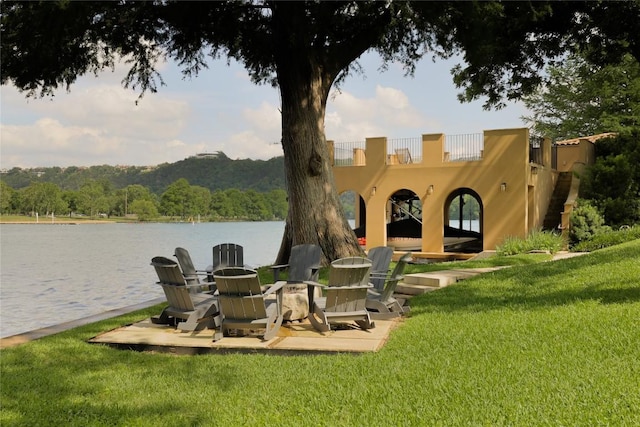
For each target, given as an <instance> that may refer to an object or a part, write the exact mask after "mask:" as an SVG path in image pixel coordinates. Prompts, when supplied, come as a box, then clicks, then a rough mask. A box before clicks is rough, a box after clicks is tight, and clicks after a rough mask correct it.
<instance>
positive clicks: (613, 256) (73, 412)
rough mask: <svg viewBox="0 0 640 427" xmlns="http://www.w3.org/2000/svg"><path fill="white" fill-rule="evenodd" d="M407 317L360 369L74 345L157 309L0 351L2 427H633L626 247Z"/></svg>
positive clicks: (445, 295) (637, 349) (632, 247)
mask: <svg viewBox="0 0 640 427" xmlns="http://www.w3.org/2000/svg"><path fill="white" fill-rule="evenodd" d="M509 258H510V257H509ZM484 262H488V260H487V261H484ZM494 262H495V261H494ZM459 264H460V263H459ZM522 264H525V263H524V262H522ZM456 265H458V264H456ZM464 266H465V267H466V266H467V264H466V263H465V264H464ZM440 267H442V266H440ZM411 306H412V311H411V314H410V316H409V317H408V318H407V319H406V320H405V321H404V322H403V324H402V325H401V326H400V327H399V328H398V329H396V330H395V331H394V332H393V333H392V335H391V337H390V339H389V341H388V342H387V344H386V345H385V347H384V348H383V349H381V350H380V351H379V352H377V353H373V354H365V355H360V356H354V355H346V354H345V355H318V356H275V355H259V354H255V355H202V356H172V355H167V354H155V353H136V352H130V351H122V350H115V349H111V348H108V347H105V346H100V345H90V344H87V343H86V340H88V339H89V338H91V337H92V336H95V335H97V334H99V333H101V332H103V331H107V330H110V329H113V328H115V327H118V326H120V325H123V324H126V323H131V322H134V321H136V320H140V319H143V318H146V317H148V316H150V315H151V314H156V313H157V311H158V307H154V308H151V309H148V310H143V311H139V312H136V313H132V314H128V315H126V316H121V317H118V318H115V319H109V320H105V321H102V322H98V323H94V324H91V325H87V326H84V327H81V328H77V329H74V330H71V331H68V332H65V333H61V334H58V335H54V336H51V337H46V338H43V339H40V340H37V341H34V342H31V343H28V344H24V345H21V346H18V347H13V348H8V349H4V350H2V351H1V353H0V367H1V374H2V375H1V377H0V385H1V388H0V398H1V401H2V408H1V410H0V424H1V425H2V426H14V425H15V426H23V425H43V426H44V425H71V426H74V425H77V426H87V425H91V426H101V425H105V426H106V425H109V426H148V425H149V426H151V425H163V426H184V425H210V426H217V425H220V426H240V425H242V426H244V425H247V426H249V425H250V426H271V425H278V426H294V425H295V426H300V425H326V426H351V425H403V426H424V425H446V426H469V425H491V426H500V425H510V426H513V425H517V426H524V425H526V426H529V425H535V426H540V425H550V426H551V425H552V426H556V425H572V426H580V425H582V426H593V425H615V426H632V425H640V388H639V387H638V384H640V364H639V363H638V360H640V240H636V241H633V242H629V243H625V244H621V245H617V246H613V247H610V248H606V249H602V250H598V251H595V252H593V253H591V254H588V255H583V256H580V257H576V258H571V259H566V260H561V261H554V262H538V263H534V264H525V265H519V266H514V267H512V268H508V269H503V270H499V271H496V272H493V273H487V274H483V275H480V276H477V277H475V278H473V279H468V280H465V281H463V282H461V283H458V284H456V285H454V286H449V287H447V288H444V289H442V290H439V291H436V292H431V293H429V294H425V295H422V296H419V297H415V298H414V299H412V301H411Z"/></svg>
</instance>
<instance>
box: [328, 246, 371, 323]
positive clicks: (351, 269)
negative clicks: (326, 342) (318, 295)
mask: <svg viewBox="0 0 640 427" xmlns="http://www.w3.org/2000/svg"><path fill="white" fill-rule="evenodd" d="M370 270H371V261H370V260H369V259H367V258H364V257H348V258H340V259H337V260H335V261H333V262H332V263H331V266H330V267H329V286H328V287H327V294H326V297H325V300H326V304H325V309H324V310H325V311H326V312H334V313H344V312H353V311H363V310H365V309H366V299H367V285H368V283H369V272H370Z"/></svg>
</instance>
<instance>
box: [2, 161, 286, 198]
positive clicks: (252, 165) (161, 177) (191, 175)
mask: <svg viewBox="0 0 640 427" xmlns="http://www.w3.org/2000/svg"><path fill="white" fill-rule="evenodd" d="M0 178H1V179H2V180H3V181H4V182H5V183H6V184H8V185H9V186H10V187H12V188H14V189H16V190H18V189H20V188H24V187H27V186H29V185H30V184H32V183H34V182H50V183H53V184H56V185H57V186H58V187H60V188H61V189H62V190H78V189H79V188H80V187H81V186H82V185H83V184H84V183H85V182H86V181H87V180H96V181H101V182H104V181H108V182H109V183H111V185H112V186H113V188H116V189H117V188H124V187H126V186H128V185H133V184H140V185H142V186H144V187H147V188H148V189H150V190H151V191H152V192H154V193H156V194H161V193H162V192H164V191H165V190H166V189H167V187H168V186H169V185H170V184H171V183H173V182H175V181H177V180H178V179H180V178H185V179H186V180H187V181H189V183H190V184H191V185H197V186H201V187H204V188H208V189H209V190H211V191H216V190H225V189H228V188H236V189H238V190H255V191H257V192H268V191H271V190H275V189H285V182H284V161H283V158H282V157H274V158H272V159H269V160H251V159H241V160H232V159H230V158H229V157H227V156H226V155H225V154H224V153H222V152H219V153H218V154H217V156H216V157H206V158H196V157H190V158H187V159H184V160H181V161H178V162H176V163H165V164H161V165H158V166H108V165H101V166H89V167H80V166H72V167H67V168H60V167H50V168H34V169H21V168H13V169H10V170H8V171H5V172H4V173H2V175H1V176H0Z"/></svg>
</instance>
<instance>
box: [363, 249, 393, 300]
mask: <svg viewBox="0 0 640 427" xmlns="http://www.w3.org/2000/svg"><path fill="white" fill-rule="evenodd" d="M392 256H393V248H392V247H389V246H376V247H375V248H371V249H370V250H369V253H368V254H367V258H369V259H370V260H371V277H370V278H369V281H370V283H371V284H373V287H374V288H375V289H376V290H377V291H378V292H382V291H383V290H384V282H385V280H386V278H387V276H388V275H389V265H390V264H391V257H392Z"/></svg>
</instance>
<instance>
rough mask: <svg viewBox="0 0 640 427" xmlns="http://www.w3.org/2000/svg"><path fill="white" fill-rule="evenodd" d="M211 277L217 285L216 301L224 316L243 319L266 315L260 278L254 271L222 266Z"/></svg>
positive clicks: (259, 317) (260, 317)
mask: <svg viewBox="0 0 640 427" xmlns="http://www.w3.org/2000/svg"><path fill="white" fill-rule="evenodd" d="M213 278H214V279H215V281H216V284H217V286H218V292H219V295H218V302H219V306H220V311H221V312H222V315H223V316H224V317H227V318H231V319H243V320H247V319H263V318H265V317H267V309H266V305H265V302H264V297H263V294H262V289H261V288H260V278H259V277H258V273H257V272H256V271H254V270H249V269H244V268H233V267H231V268H222V269H220V270H217V271H216V272H215V273H214V275H213Z"/></svg>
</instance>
